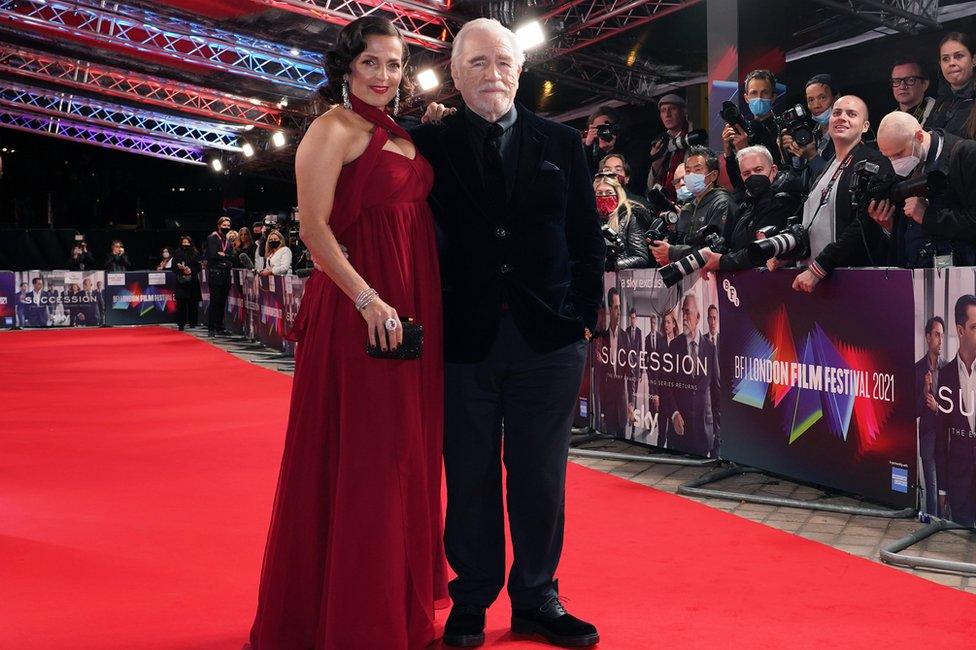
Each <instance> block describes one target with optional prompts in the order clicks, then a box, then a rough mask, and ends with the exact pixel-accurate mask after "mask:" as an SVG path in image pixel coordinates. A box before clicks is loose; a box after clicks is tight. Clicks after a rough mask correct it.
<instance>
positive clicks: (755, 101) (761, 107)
mask: <svg viewBox="0 0 976 650" xmlns="http://www.w3.org/2000/svg"><path fill="white" fill-rule="evenodd" d="M771 110H773V100H771V99H763V98H762V97H753V98H752V99H750V100H749V111H750V112H752V115H753V117H762V116H763V115H765V114H766V113H768V112H769V111H771Z"/></svg>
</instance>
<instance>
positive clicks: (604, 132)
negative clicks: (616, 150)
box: [596, 122, 620, 142]
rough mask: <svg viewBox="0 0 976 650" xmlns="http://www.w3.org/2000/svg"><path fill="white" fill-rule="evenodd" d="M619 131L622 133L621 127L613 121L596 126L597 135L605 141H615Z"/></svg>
mask: <svg viewBox="0 0 976 650" xmlns="http://www.w3.org/2000/svg"><path fill="white" fill-rule="evenodd" d="M618 133H620V127H618V126H617V125H616V124H614V123H613V122H608V123H606V124H601V125H599V126H598V127H596V137H598V138H600V139H601V140H603V141H604V142H611V141H613V139H614V138H615V137H617V134H618Z"/></svg>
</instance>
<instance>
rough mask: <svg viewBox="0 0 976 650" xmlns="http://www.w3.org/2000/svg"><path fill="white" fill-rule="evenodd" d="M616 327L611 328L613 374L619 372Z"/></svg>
mask: <svg viewBox="0 0 976 650" xmlns="http://www.w3.org/2000/svg"><path fill="white" fill-rule="evenodd" d="M619 331H620V330H619V329H618V328H616V327H611V328H610V365H611V366H612V367H613V374H615V375H616V374H617V332H619Z"/></svg>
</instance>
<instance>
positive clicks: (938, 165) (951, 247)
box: [872, 111, 976, 269]
mask: <svg viewBox="0 0 976 650" xmlns="http://www.w3.org/2000/svg"><path fill="white" fill-rule="evenodd" d="M960 142H961V138H957V137H956V136H954V135H952V134H951V133H945V132H944V131H942V130H941V129H933V130H930V131H925V130H923V129H922V125H921V124H919V123H918V120H916V119H915V118H914V117H913V116H912V115H911V113H903V112H900V111H895V112H893V113H890V114H888V115H886V116H885V117H884V119H883V120H881V124H879V125H878V148H879V149H880V150H881V153H883V154H884V155H885V156H886V157H887V158H888V159H889V160H890V161H891V166H892V167H893V168H894V170H895V174H896V175H897V177H898V180H901V179H902V178H905V179H910V180H917V181H920V182H925V191H924V192H923V193H926V194H930V196H929V197H928V199H922V198H918V197H914V196H909V197H908V198H907V199H905V208H906V212H907V211H909V210H910V211H911V213H912V214H915V215H918V216H919V217H921V216H922V215H923V214H924V213H925V211H926V207H925V206H926V205H927V209H931V210H932V211H933V212H939V211H940V210H942V209H943V208H946V207H949V206H948V205H946V203H945V197H944V194H945V193H944V192H942V191H938V190H939V188H932V191H931V192H929V191H928V189H929V188H928V185H929V183H928V182H927V181H926V179H927V178H928V175H929V174H931V173H932V172H940V173H941V174H944V175H945V176H948V174H949V170H950V166H951V163H952V159H953V156H954V152H956V151H957V146H958V144H959V143H960ZM967 180H969V179H967ZM926 201H929V202H930V203H928V204H926ZM882 203H883V206H882V207H883V210H880V211H876V213H875V214H872V217H877V221H878V225H880V226H881V228H882V229H883V230H884V231H885V233H886V234H888V235H889V236H890V238H891V240H890V245H889V259H888V261H889V264H891V265H892V266H903V267H907V268H912V269H920V268H931V267H932V266H933V265H934V264H935V259H936V258H943V259H948V258H951V260H952V264H953V265H955V266H971V265H973V264H976V255H974V251H973V247H972V246H971V245H970V244H968V243H966V242H963V241H952V240H949V239H942V238H937V237H933V236H932V235H930V234H929V233H928V232H926V230H925V228H923V227H922V226H921V225H919V223H918V222H916V221H915V220H914V219H913V218H909V219H903V218H895V216H896V214H897V215H900V212H899V211H898V208H897V207H896V206H894V205H892V203H893V202H891V201H883V202H882Z"/></svg>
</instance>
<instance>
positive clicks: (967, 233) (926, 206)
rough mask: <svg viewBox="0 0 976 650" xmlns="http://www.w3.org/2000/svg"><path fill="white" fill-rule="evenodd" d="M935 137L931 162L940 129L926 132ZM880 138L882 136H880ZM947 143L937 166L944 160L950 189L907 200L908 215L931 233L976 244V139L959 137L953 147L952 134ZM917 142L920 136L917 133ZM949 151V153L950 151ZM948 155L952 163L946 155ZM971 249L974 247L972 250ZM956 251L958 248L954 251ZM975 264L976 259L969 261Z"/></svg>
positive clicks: (930, 147) (947, 135)
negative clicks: (926, 197)
mask: <svg viewBox="0 0 976 650" xmlns="http://www.w3.org/2000/svg"><path fill="white" fill-rule="evenodd" d="M923 133H924V134H923V140H925V136H929V138H931V140H930V144H929V145H928V152H926V153H927V156H926V166H928V164H929V158H930V157H931V150H932V149H934V148H935V146H934V144H932V143H934V141H935V137H936V135H937V134H938V133H939V132H938V131H932V132H923ZM879 137H880V135H879ZM944 137H945V138H946V142H945V144H943V146H942V153H941V155H937V159H936V165H937V166H938V165H939V164H940V163H941V164H942V165H943V169H945V170H946V172H947V174H946V175H947V177H948V178H947V180H948V188H947V189H946V191H945V192H944V193H943V194H942V195H941V196H936V197H932V199H931V202H930V200H929V199H924V198H918V197H909V198H908V199H906V200H905V208H904V212H905V216H907V217H909V218H910V219H912V220H913V221H914V222H915V223H917V224H921V226H922V229H923V230H924V231H925V233H927V234H928V235H929V236H932V237H941V238H945V239H951V240H956V241H955V242H953V244H954V247H958V246H959V242H966V243H968V244H974V243H976V142H974V141H973V140H962V139H959V140H957V141H956V143H955V144H954V145H952V146H949V141H948V138H949V134H944ZM914 141H915V142H917V141H918V136H917V135H916V136H915V139H914ZM947 151H948V153H947ZM946 156H948V162H946V161H945V160H944V158H945V157H946ZM970 250H971V249H970ZM953 252H954V253H955V250H954V251H953ZM966 263H967V264H972V263H973V262H966Z"/></svg>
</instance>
